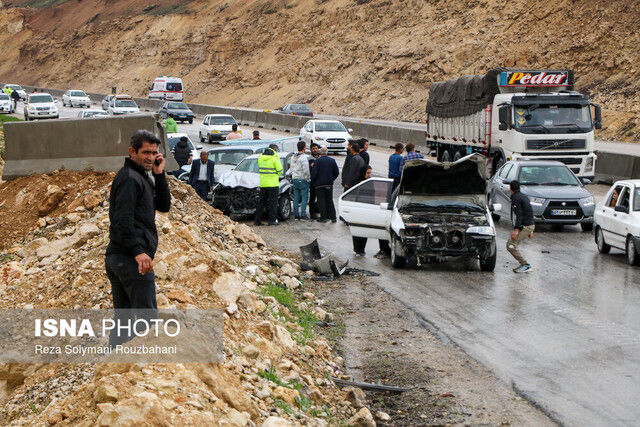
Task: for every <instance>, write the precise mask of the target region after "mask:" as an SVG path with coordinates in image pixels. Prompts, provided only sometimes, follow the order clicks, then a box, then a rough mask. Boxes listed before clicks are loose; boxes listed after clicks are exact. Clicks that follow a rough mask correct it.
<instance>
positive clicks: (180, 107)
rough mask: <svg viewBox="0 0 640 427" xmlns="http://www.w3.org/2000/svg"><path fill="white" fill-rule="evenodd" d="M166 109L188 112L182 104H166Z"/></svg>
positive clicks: (185, 105)
mask: <svg viewBox="0 0 640 427" xmlns="http://www.w3.org/2000/svg"><path fill="white" fill-rule="evenodd" d="M167 108H169V109H171V110H188V109H189V107H187V104H185V103H184V102H170V103H168V104H167Z"/></svg>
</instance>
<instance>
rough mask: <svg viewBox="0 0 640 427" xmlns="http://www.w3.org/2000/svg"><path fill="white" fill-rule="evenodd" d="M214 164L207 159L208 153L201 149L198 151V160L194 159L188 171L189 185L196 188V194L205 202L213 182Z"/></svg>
mask: <svg viewBox="0 0 640 427" xmlns="http://www.w3.org/2000/svg"><path fill="white" fill-rule="evenodd" d="M215 165H216V164H215V162H214V161H213V160H209V153H208V152H207V151H205V150H202V151H200V160H198V159H196V160H194V161H193V164H192V165H191V170H190V171H189V185H191V186H192V187H193V189H194V190H196V193H198V196H200V198H201V199H202V200H204V201H205V202H206V201H207V196H208V195H209V192H210V191H211V190H213V184H214V183H215V181H214V174H213V169H214V168H215Z"/></svg>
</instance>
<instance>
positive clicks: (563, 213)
mask: <svg viewBox="0 0 640 427" xmlns="http://www.w3.org/2000/svg"><path fill="white" fill-rule="evenodd" d="M577 213H578V212H577V211H576V210H575V209H552V210H551V215H554V216H569V215H574V216H575V215H576V214H577Z"/></svg>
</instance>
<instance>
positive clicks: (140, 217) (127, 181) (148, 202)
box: [105, 130, 171, 346]
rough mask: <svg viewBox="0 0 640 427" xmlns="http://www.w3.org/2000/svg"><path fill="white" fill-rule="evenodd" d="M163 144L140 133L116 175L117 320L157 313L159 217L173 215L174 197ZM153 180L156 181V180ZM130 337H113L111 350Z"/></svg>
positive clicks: (111, 253)
mask: <svg viewBox="0 0 640 427" xmlns="http://www.w3.org/2000/svg"><path fill="white" fill-rule="evenodd" d="M159 145H160V140H159V139H158V138H157V137H156V136H155V135H153V134H152V133H150V132H148V131H145V130H139V131H137V132H136V133H134V134H133V136H132V137H131V143H130V146H129V157H128V158H127V159H125V161H124V166H123V167H122V169H120V170H119V171H118V173H117V174H116V176H115V178H114V180H113V183H112V185H111V194H110V196H109V219H110V222H111V223H110V226H109V245H108V246H107V250H106V259H105V266H106V270H107V276H108V278H109V281H110V282H111V295H112V297H113V306H114V308H115V309H116V318H122V316H125V317H126V316H127V315H130V314H129V313H123V312H121V311H118V310H119V309H148V310H150V311H151V312H150V313H149V312H147V314H149V316H146V317H153V312H154V311H155V310H157V304H156V287H155V276H154V274H153V257H154V256H155V254H156V250H157V248H158V232H157V230H156V222H155V218H156V214H155V211H156V210H157V211H160V212H169V209H170V208H171V194H170V192H169V186H168V185H167V178H166V176H165V174H164V165H165V160H164V157H163V156H162V154H160V153H159V152H158V146H159ZM151 175H152V176H151ZM127 340H129V336H128V335H127V336H123V337H120V336H117V335H116V334H115V333H114V334H112V335H110V336H109V344H110V345H111V346H113V345H117V344H120V343H122V342H125V341H127Z"/></svg>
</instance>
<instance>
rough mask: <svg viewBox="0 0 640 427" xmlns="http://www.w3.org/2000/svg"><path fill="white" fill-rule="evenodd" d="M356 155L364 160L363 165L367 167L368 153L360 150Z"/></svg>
mask: <svg viewBox="0 0 640 427" xmlns="http://www.w3.org/2000/svg"><path fill="white" fill-rule="evenodd" d="M358 154H360V157H362V160H364V164H365V165H367V166H369V153H367V150H362V151H360V152H359V153H358Z"/></svg>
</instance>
